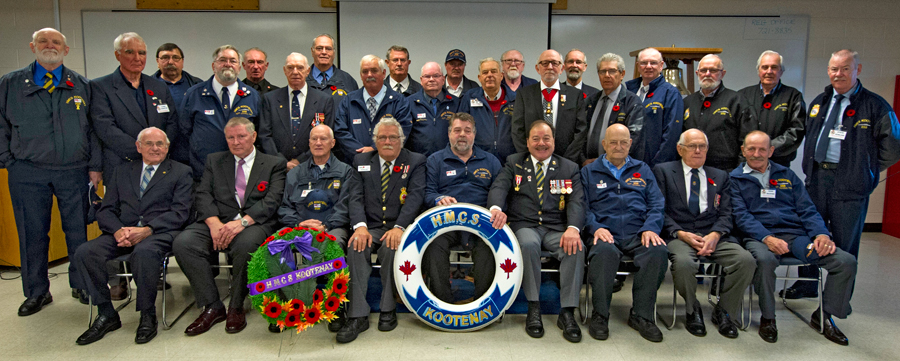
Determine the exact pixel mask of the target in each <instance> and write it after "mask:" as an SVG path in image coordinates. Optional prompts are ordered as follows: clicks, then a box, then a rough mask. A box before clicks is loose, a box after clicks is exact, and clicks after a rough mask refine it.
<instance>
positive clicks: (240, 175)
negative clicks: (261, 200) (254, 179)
mask: <svg viewBox="0 0 900 361" xmlns="http://www.w3.org/2000/svg"><path fill="white" fill-rule="evenodd" d="M244 164H245V162H244V160H243V159H241V160H239V161H238V166H237V170H235V172H234V191H235V193H236V194H237V196H238V199H240V201H239V202H238V205H241V203H244V191H245V190H246V189H247V177H246V176H245V175H244Z"/></svg>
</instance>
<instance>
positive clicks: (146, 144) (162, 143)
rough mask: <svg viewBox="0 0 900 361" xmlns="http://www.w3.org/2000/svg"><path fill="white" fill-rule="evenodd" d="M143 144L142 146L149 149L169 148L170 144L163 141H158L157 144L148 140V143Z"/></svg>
mask: <svg viewBox="0 0 900 361" xmlns="http://www.w3.org/2000/svg"><path fill="white" fill-rule="evenodd" d="M141 144H142V145H143V146H144V147H147V148H153V147H157V148H165V147H168V146H169V145H168V144H166V142H163V141H161V140H159V141H156V142H151V141H149V140H148V141H146V142H141Z"/></svg>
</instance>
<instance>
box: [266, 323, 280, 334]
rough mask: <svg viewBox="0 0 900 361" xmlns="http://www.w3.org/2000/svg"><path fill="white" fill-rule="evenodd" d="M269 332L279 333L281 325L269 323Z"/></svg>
mask: <svg viewBox="0 0 900 361" xmlns="http://www.w3.org/2000/svg"><path fill="white" fill-rule="evenodd" d="M269 332H271V333H281V332H282V331H281V327H278V325H276V324H274V323H270V324H269Z"/></svg>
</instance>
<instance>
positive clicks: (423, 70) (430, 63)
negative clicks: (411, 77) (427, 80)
mask: <svg viewBox="0 0 900 361" xmlns="http://www.w3.org/2000/svg"><path fill="white" fill-rule="evenodd" d="M432 64H433V65H434V66H436V67H437V69H438V74H440V75H441V76H444V73H443V72H442V71H441V64H438V63H437V62H434V61H429V62H427V63H425V64H423V65H422V70H420V72H419V75H420V76H421V75H425V68H426V67H428V66H429V65H432Z"/></svg>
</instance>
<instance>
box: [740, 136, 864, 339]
mask: <svg viewBox="0 0 900 361" xmlns="http://www.w3.org/2000/svg"><path fill="white" fill-rule="evenodd" d="M741 152H742V153H743V155H744V158H746V159H747V162H746V163H744V164H742V165H741V166H739V167H737V168H735V170H734V171H732V172H731V186H730V189H731V190H730V192H731V201H732V204H733V206H734V223H735V226H737V230H739V231H740V232H742V235H743V236H744V247H745V248H747V250H749V251H750V253H752V254H753V258H756V274H755V275H754V276H753V287H754V288H756V293H757V294H758V295H759V308H760V310H761V311H762V316H761V317H760V321H759V336H760V337H762V339H763V340H765V341H766V342H775V341H778V328H777V327H776V326H775V268H776V267H778V259H779V258H781V256H793V257H795V258H797V259H799V260H800V261H802V262H805V263H811V264H814V265H817V266H819V267H822V268H825V269H826V270H828V282H826V283H825V291H824V293H823V295H822V298H823V300H822V302H823V307H824V309H822V310H820V309H816V311H815V312H813V314H812V316H811V317H810V324H809V325H810V326H812V328H815V329H816V330H818V329H819V327H820V326H821V324H820V320H819V317H820V314H819V312H824V314H822V315H821V317H823V318H824V320H825V324H824V329H825V332H824V335H825V338H827V339H828V340H831V341H832V342H834V343H837V344H840V345H844V346H846V345H847V344H849V341H848V340H847V337H846V336H844V334H843V333H842V332H841V330H840V329H838V328H837V325H835V324H834V320H832V319H831V316H836V317H837V318H847V315H848V314H849V313H850V298H851V296H852V295H853V285H854V283H855V282H856V258H855V257H853V256H852V255H851V254H849V253H847V252H844V251H843V250H841V249H838V248H836V247H835V246H834V242H833V241H832V240H831V234H830V233H829V232H828V228H826V227H825V221H823V220H822V216H821V215H819V213H818V212H816V206H815V205H814V204H813V202H812V200H811V199H810V198H809V193H806V186H805V185H804V184H803V181H801V180H800V178H798V177H797V175H796V174H794V172H793V171H792V170H791V169H790V168H786V167H783V166H781V165H779V164H778V163H775V162H771V161H769V159H770V158H771V157H772V154H774V153H775V147H774V146H773V145H772V143H771V141H770V139H769V136H768V135H767V134H766V133H764V132H762V131H758V130H757V131H753V132H750V133H749V134H747V137H746V138H744V145H743V146H741Z"/></svg>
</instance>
